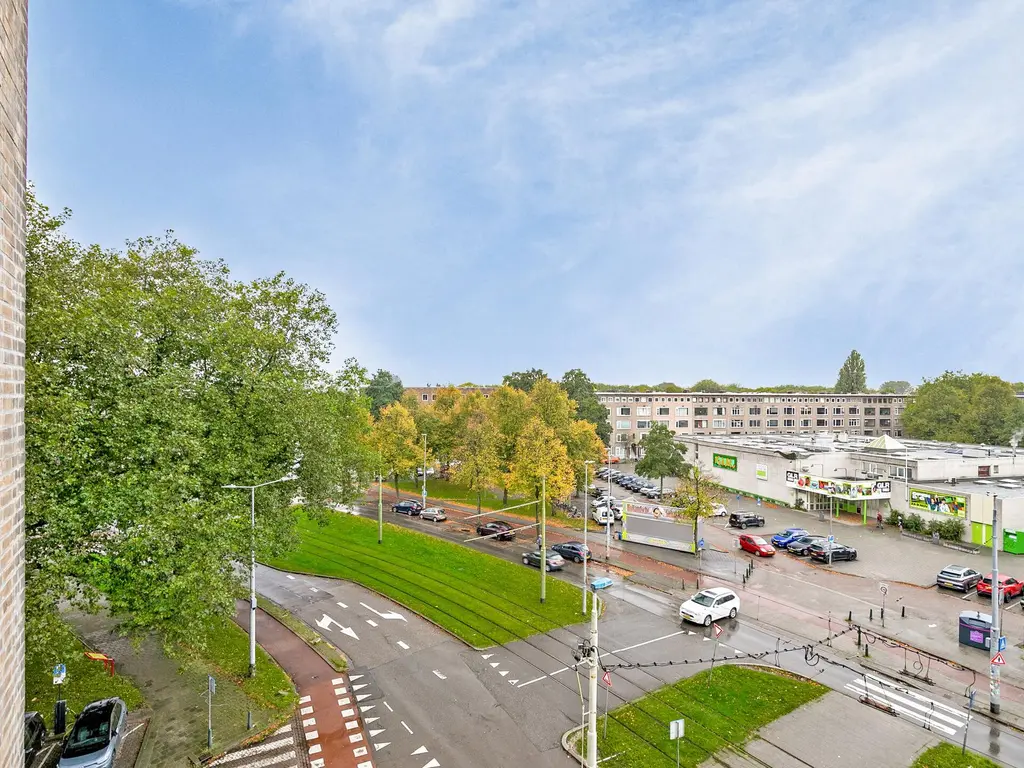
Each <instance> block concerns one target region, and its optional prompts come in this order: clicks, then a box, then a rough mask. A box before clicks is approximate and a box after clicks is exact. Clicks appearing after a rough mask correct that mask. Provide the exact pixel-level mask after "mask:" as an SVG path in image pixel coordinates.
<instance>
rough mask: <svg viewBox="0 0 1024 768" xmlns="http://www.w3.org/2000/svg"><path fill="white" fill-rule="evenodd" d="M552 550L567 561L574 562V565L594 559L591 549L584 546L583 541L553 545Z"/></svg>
mask: <svg viewBox="0 0 1024 768" xmlns="http://www.w3.org/2000/svg"><path fill="white" fill-rule="evenodd" d="M551 549H553V550H554V551H555V552H557V553H558V554H560V555H561V556H562V557H564V558H565V559H566V560H572V561H573V562H574V563H582V562H583V561H584V560H591V559H592V558H593V555H592V554H591V553H590V547H587V546H584V544H583V542H582V541H565V542H562V543H561V544H555V545H553V546H552V547H551Z"/></svg>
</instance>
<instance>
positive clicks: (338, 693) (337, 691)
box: [334, 685, 348, 696]
mask: <svg viewBox="0 0 1024 768" xmlns="http://www.w3.org/2000/svg"><path fill="white" fill-rule="evenodd" d="M346 693H348V688H346V687H345V686H343V685H342V686H339V687H338V688H335V689H334V695H335V696H344V695H345V694H346Z"/></svg>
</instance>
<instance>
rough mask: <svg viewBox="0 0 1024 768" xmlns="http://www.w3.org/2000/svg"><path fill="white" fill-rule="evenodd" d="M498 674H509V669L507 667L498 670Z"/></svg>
mask: <svg viewBox="0 0 1024 768" xmlns="http://www.w3.org/2000/svg"><path fill="white" fill-rule="evenodd" d="M498 674H499V675H501V676H502V677H504V676H505V675H507V674H508V670H507V669H499V670H498Z"/></svg>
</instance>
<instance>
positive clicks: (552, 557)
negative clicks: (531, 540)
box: [523, 549, 565, 571]
mask: <svg viewBox="0 0 1024 768" xmlns="http://www.w3.org/2000/svg"><path fill="white" fill-rule="evenodd" d="M545 560H546V561H547V568H546V570H549V571H560V570H562V566H563V565H565V560H564V559H563V558H562V556H561V555H560V554H558V553H557V552H555V551H554V550H553V549H549V550H548V551H547V556H546V557H545ZM523 565H532V566H533V567H534V568H540V552H539V551H538V552H527V553H526V554H525V555H523Z"/></svg>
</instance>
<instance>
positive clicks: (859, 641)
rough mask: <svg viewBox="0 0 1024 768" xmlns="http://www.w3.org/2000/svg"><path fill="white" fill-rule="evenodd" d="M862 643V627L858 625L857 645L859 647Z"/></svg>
mask: <svg viewBox="0 0 1024 768" xmlns="http://www.w3.org/2000/svg"><path fill="white" fill-rule="evenodd" d="M860 643H861V638H860V627H857V647H858V648H859V647H860Z"/></svg>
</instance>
